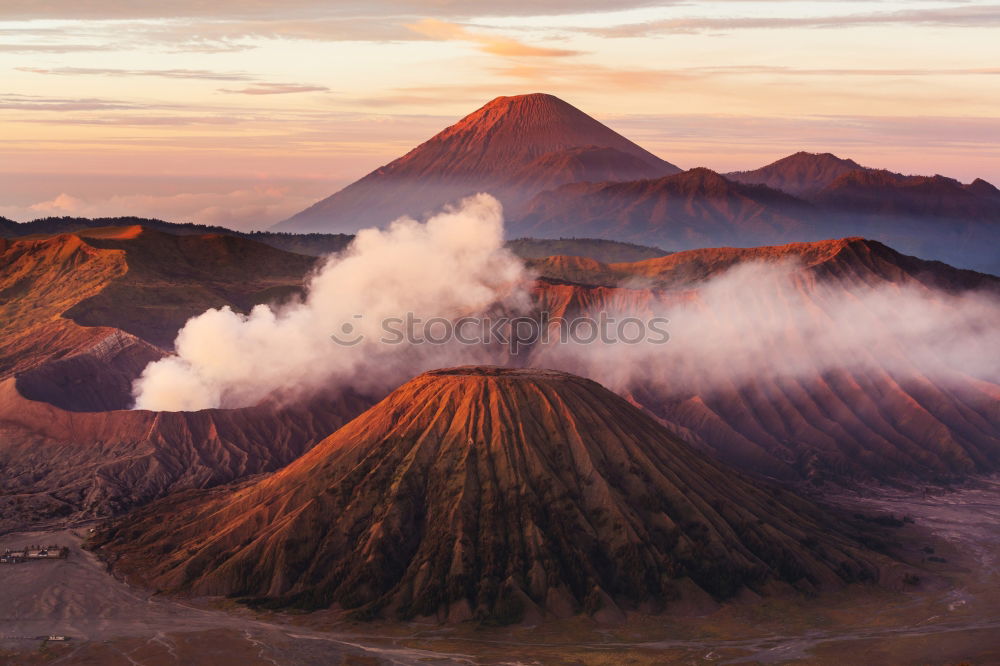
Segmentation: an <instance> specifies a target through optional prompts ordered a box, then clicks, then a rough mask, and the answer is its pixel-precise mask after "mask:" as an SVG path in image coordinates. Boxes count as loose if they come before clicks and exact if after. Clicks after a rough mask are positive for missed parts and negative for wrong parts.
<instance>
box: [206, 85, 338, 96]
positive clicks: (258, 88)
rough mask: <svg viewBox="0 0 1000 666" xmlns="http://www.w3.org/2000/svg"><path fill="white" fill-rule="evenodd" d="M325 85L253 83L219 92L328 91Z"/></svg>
mask: <svg viewBox="0 0 1000 666" xmlns="http://www.w3.org/2000/svg"><path fill="white" fill-rule="evenodd" d="M329 91H330V89H329V88H327V87H325V86H311V85H306V84H302V83H264V82H262V83H255V84H253V85H252V86H249V87H247V88H239V89H236V90H233V89H230V88H220V89H219V92H224V93H231V94H237V95H288V94H291V93H307V92H329Z"/></svg>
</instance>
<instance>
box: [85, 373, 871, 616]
mask: <svg viewBox="0 0 1000 666" xmlns="http://www.w3.org/2000/svg"><path fill="white" fill-rule="evenodd" d="M855 537H856V535H854V532H853V530H852V528H848V527H846V526H844V525H843V524H842V523H840V522H839V521H838V520H836V519H834V518H832V517H831V516H829V515H827V514H825V513H824V512H823V511H821V510H820V509H818V508H817V507H816V506H814V505H812V504H810V503H809V502H807V501H805V500H803V499H801V498H799V497H796V496H794V495H792V494H789V493H787V492H784V491H783V490H781V489H779V488H777V487H774V486H771V485H769V484H767V483H763V482H759V481H750V480H748V479H745V478H744V477H742V476H741V475H740V474H739V473H737V472H735V471H733V470H730V469H727V468H724V467H722V466H720V465H719V464H717V463H715V462H712V461H711V460H709V459H708V458H706V457H704V456H702V455H700V454H698V453H696V452H695V451H694V450H693V449H692V448H690V447H688V446H687V445H685V444H683V443H681V442H679V441H678V440H677V439H675V438H674V437H673V435H671V434H670V433H669V432H668V431H667V430H665V429H664V428H663V427H662V426H661V425H660V424H659V423H657V422H656V421H655V420H654V419H652V418H651V417H650V416H648V415H647V414H645V413H644V412H642V411H640V410H638V409H636V408H635V407H633V406H632V405H630V404H629V403H628V402H626V401H625V400H623V399H622V398H620V397H618V396H616V395H614V394H612V393H610V392H609V391H607V390H606V389H604V388H602V387H601V386H600V385H598V384H596V383H594V382H592V381H589V380H586V379H582V378H579V377H575V376H572V375H567V374H563V373H558V372H553V371H544V370H510V369H501V368H495V367H464V368H455V369H450V370H437V371H432V372H428V373H426V374H424V375H421V376H419V377H417V378H416V379H413V380H411V381H410V382H408V383H407V384H405V385H404V386H402V387H401V388H399V389H398V390H396V391H395V392H394V393H392V394H391V395H390V396H389V397H387V398H386V399H385V400H383V401H382V402H381V403H379V404H378V405H376V406H375V407H373V408H372V409H371V410H369V411H367V412H365V413H364V414H363V415H361V416H360V417H358V418H357V419H355V420H354V421H352V422H351V423H350V424H348V425H347V426H345V427H344V428H342V429H341V430H339V431H337V432H336V433H334V434H333V435H332V436H330V437H329V438H328V439H326V440H324V441H323V442H322V443H321V444H319V445H317V446H316V447H315V448H314V449H313V450H312V451H310V452H309V453H308V454H306V455H305V456H303V457H302V458H300V459H299V460H297V461H296V462H295V463H293V464H291V465H289V466H288V467H286V468H285V469H283V470H281V471H280V472H278V473H276V474H274V475H273V476H271V477H269V478H267V479H265V480H262V481H259V482H256V483H250V484H243V485H240V486H235V487H230V488H223V489H217V490H214V491H207V492H194V493H188V494H182V495H175V496H173V497H170V498H166V499H164V500H162V501H159V502H156V503H154V504H152V505H149V506H148V507H146V508H144V509H140V510H138V511H137V512H135V513H133V514H130V515H129V516H127V517H124V518H122V519H119V520H116V521H115V522H114V523H113V524H111V526H109V527H108V528H107V529H105V530H103V532H102V533H101V534H100V535H99V536H98V537H97V543H98V545H99V546H100V552H102V553H103V554H104V556H105V557H108V558H110V559H111V560H112V561H113V563H114V567H115V569H116V571H118V572H119V573H121V574H124V575H126V576H128V577H129V579H130V580H133V581H141V582H142V583H143V584H146V585H149V586H153V587H157V588H159V589H161V590H166V591H171V592H182V591H183V592H190V593H194V594H208V595H229V596H240V597H246V598H249V599H250V600H253V603H257V604H265V605H268V606H297V607H304V608H310V609H315V608H326V607H335V608H343V609H350V610H353V611H354V614H355V616H358V617H374V616H386V617H398V618H411V617H419V616H430V617H435V618H437V619H439V620H449V621H459V620H465V619H469V618H478V619H480V620H482V621H486V622H500V623H506V622H512V621H518V620H522V619H533V618H534V619H537V618H541V617H543V616H567V615H571V614H575V613H579V612H586V613H591V614H595V615H597V616H598V617H603V618H605V619H612V618H614V617H616V616H617V615H618V614H619V613H620V611H621V609H628V608H640V609H645V610H648V611H656V610H658V609H661V608H663V607H664V606H670V605H671V604H672V603H680V602H681V600H684V602H685V603H692V602H695V601H698V600H700V601H699V603H703V604H704V603H707V604H709V605H711V600H710V599H709V597H712V598H715V599H722V598H727V597H730V596H732V595H734V594H736V593H737V592H739V591H740V590H741V589H743V588H745V587H749V588H751V589H753V590H756V591H757V592H760V593H766V592H768V591H772V592H773V591H777V590H781V589H788V588H789V586H790V587H792V588H796V589H799V590H805V591H815V590H817V589H820V588H824V587H827V586H839V585H841V584H843V583H844V582H849V581H858V580H875V579H876V578H878V577H879V575H880V568H881V567H882V566H883V565H887V564H888V563H889V561H888V560H885V559H883V558H882V557H880V556H877V555H873V554H872V553H870V552H868V551H866V549H865V548H863V547H861V546H860V545H859V544H858V542H857V541H855Z"/></svg>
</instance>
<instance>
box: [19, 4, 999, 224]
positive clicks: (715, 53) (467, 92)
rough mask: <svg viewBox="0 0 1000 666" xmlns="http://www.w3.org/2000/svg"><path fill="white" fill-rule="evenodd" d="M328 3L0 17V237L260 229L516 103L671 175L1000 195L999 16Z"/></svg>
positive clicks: (942, 8)
mask: <svg viewBox="0 0 1000 666" xmlns="http://www.w3.org/2000/svg"><path fill="white" fill-rule="evenodd" d="M332 4H334V5H335V6H334V7H333V8H331V7H330V5H331V3H329V2H320V1H318V0H286V1H285V2H281V3H278V2H271V1H270V0H257V1H256V2H246V1H245V0H218V1H217V2H215V3H212V6H211V9H207V4H206V3H202V2H198V1H197V0H170V1H163V2H158V3H149V2H145V1H144V0H91V1H89V2H86V3H80V2H76V1H75V0H50V1H49V2H46V3H44V4H43V3H37V2H33V1H31V0H5V2H4V3H2V6H0V71H2V72H3V77H4V86H3V87H2V90H3V91H4V92H0V128H2V129H0V170H2V171H3V178H2V180H0V182H2V184H0V215H6V216H8V217H11V218H14V219H18V220H27V219H31V218H34V217H39V216H44V215H50V214H79V215H88V216H94V215H119V214H137V215H146V216H158V217H163V218H167V219H173V220H178V221H179V220H193V221H198V222H203V223H219V224H226V225H230V226H238V227H242V228H251V227H264V226H267V225H268V224H270V223H273V222H276V221H278V220H280V219H283V218H284V217H286V216H287V215H289V214H291V213H293V212H296V211H297V210H299V209H301V208H303V207H305V206H306V205H308V204H309V203H311V202H312V201H314V200H316V199H318V198H321V197H323V196H325V195H327V194H330V193H332V192H333V191H334V190H336V189H337V188H338V187H340V186H342V185H344V184H346V183H347V182H350V181H351V180H353V179H355V178H358V177H360V176H362V175H364V173H366V172H367V171H368V170H370V169H372V168H374V167H376V166H378V165H380V164H383V163H385V162H387V161H389V160H391V159H392V158H394V157H396V156H398V155H400V154H402V153H403V152H405V151H406V150H407V149H408V148H410V147H412V146H413V145H415V144H417V143H419V142H420V141H423V140H424V139H426V138H428V137H429V136H431V135H432V134H433V133H434V132H436V131H438V130H439V129H441V128H443V127H444V126H446V125H447V124H449V123H451V122H453V121H455V120H456V119H457V118H459V117H461V116H462V115H464V114H466V113H468V112H470V111H472V110H474V109H475V108H477V107H478V106H480V105H482V104H483V103H485V102H486V101H488V100H489V99H491V98H493V97H495V96H497V95H510V94H518V93H524V92H550V93H553V94H556V95H558V96H560V97H562V98H563V99H566V100H567V101H569V102H570V103H572V104H574V105H576V106H578V107H580V108H581V109H583V110H584V111H586V112H588V113H590V114H591V115H594V116H595V117H597V118H598V119H600V120H602V121H604V122H605V123H607V124H608V125H610V126H611V127H613V128H614V129H616V130H618V131H620V132H622V133H623V134H625V135H626V136H628V137H629V138H632V139H633V140H635V141H636V142H638V143H640V144H642V145H643V146H644V147H646V148H648V149H650V150H652V151H653V152H655V153H657V154H659V155H661V156H662V157H664V158H665V159H667V160H669V161H671V162H674V163H676V164H679V165H681V166H683V167H692V166H699V165H703V166H709V167H711V168H715V169H717V170H720V171H725V170H731V169H737V168H750V167H755V166H759V165H761V164H764V163H766V162H769V161H772V160H774V159H776V158H778V157H781V156H784V155H787V154H789V153H792V152H795V151H797V150H803V149H804V150H810V151H832V152H835V153H837V154H839V155H842V156H846V157H852V158H854V159H855V160H857V161H859V162H861V163H863V164H866V165H871V166H880V167H887V168H891V169H894V170H898V171H902V172H906V173H944V174H946V175H951V176H954V177H957V178H960V179H962V180H964V181H968V180H971V179H972V178H974V177H976V176H982V177H985V178H987V179H988V180H992V181H994V182H996V181H1000V148H998V146H1000V65H998V63H1000V42H998V40H996V34H997V28H998V24H1000V5H989V4H986V3H979V2H957V1H955V2H949V1H934V0H909V1H906V2H891V1H887V2H880V1H871V0H868V1H865V2H832V1H819V2H792V1H788V0H775V1H772V2H754V1H752V0H728V1H716V2H704V1H697V0H692V1H689V2H677V1H673V2H671V1H668V2H656V1H645V0H631V1H630V0H619V1H617V2H608V1H604V0H577V1H575V2H569V1H566V0H538V1H536V2H526V1H525V0H496V1H495V2H491V3H490V6H489V10H488V11H489V15H485V14H484V11H485V10H484V9H483V6H484V3H481V2H471V1H469V0H437V1H435V2H433V3H429V2H419V1H417V0H370V1H368V2H365V3H360V2H353V1H351V0H347V1H344V2H338V3H332ZM38 5H42V8H41V9H39V7H38Z"/></svg>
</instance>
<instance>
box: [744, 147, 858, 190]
mask: <svg viewBox="0 0 1000 666" xmlns="http://www.w3.org/2000/svg"><path fill="white" fill-rule="evenodd" d="M858 170H861V171H864V170H866V167H863V166H861V165H860V164H858V163H857V162H855V161H854V160H851V159H844V158H841V157H837V156H836V155H834V154H833V153H807V152H805V151H800V152H797V153H795V154H793V155H789V156H788V157H783V158H781V159H780V160H778V161H776V162H772V163H771V164H768V165H767V166H763V167H761V168H759V169H755V170H753V171H735V172H733V173H729V174H726V177H727V178H731V179H732V180H735V181H738V182H741V183H746V184H748V185H767V186H768V187H772V188H774V189H777V190H782V191H784V192H787V193H788V194H793V195H795V196H805V195H809V194H811V193H814V192H818V191H820V190H822V189H823V188H825V187H827V186H828V185H830V183H832V182H834V181H835V180H837V178H840V177H841V176H843V175H844V174H847V173H850V172H852V171H858Z"/></svg>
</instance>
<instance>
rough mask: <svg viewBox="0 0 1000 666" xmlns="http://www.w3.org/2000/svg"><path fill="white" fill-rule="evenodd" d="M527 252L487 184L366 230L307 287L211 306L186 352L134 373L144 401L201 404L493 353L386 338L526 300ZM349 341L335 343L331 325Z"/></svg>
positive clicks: (270, 395)
mask: <svg viewBox="0 0 1000 666" xmlns="http://www.w3.org/2000/svg"><path fill="white" fill-rule="evenodd" d="M527 286H528V281H527V279H526V274H525V271H524V267H523V266H522V264H521V262H520V261H519V260H518V259H517V258H516V257H514V256H513V255H512V254H511V253H510V252H509V251H507V250H506V249H505V248H504V242H503V220H502V215H501V209H500V204H499V202H498V201H497V200H496V199H494V198H493V197H491V196H489V195H485V194H480V195H477V196H474V197H470V198H468V199H466V200H465V201H463V202H462V203H461V204H460V205H459V206H456V207H454V208H448V209H446V210H445V211H444V212H442V213H439V214H437V215H435V216H433V217H431V218H430V219H429V220H428V221H427V222H426V223H425V224H420V223H418V222H416V221H414V220H412V219H407V218H402V219H400V220H397V221H396V222H394V223H393V224H392V225H391V226H390V228H389V229H388V230H385V231H380V230H378V229H366V230H364V231H361V232H359V233H358V235H357V237H356V239H355V240H354V242H353V243H352V244H351V247H349V248H348V249H347V250H346V251H345V252H344V253H342V254H340V255H336V256H332V257H330V258H329V259H328V260H327V262H326V264H325V265H324V266H323V267H322V268H321V269H320V270H319V272H318V273H317V274H316V275H314V276H313V277H312V278H311V280H310V281H309V283H308V285H307V289H306V295H305V298H304V299H303V300H302V301H300V302H295V303H292V304H289V305H285V306H268V305H258V306H257V307H255V308H254V309H253V310H252V311H251V312H250V313H249V315H242V314H239V313H235V312H233V311H232V310H230V309H229V308H222V309H213V310H208V311H206V312H204V313H203V314H201V315H199V316H197V317H194V318H192V319H190V320H189V321H188V322H187V324H185V326H184V328H183V329H181V331H180V332H179V333H178V335H177V340H176V343H175V347H176V349H177V354H176V355H175V356H171V357H167V358H165V359H163V360H161V361H157V362H156V363H151V364H150V365H148V366H147V367H146V368H145V370H144V371H143V373H142V376H141V377H140V378H139V379H138V380H137V381H136V382H135V385H134V395H135V397H136V405H135V406H136V408H138V409H153V410H168V411H176V410H196V409H205V408H209V407H239V406H247V405H253V404H257V403H259V402H261V401H262V400H265V399H274V398H276V397H280V398H286V399H295V398H296V397H297V396H299V395H301V394H308V393H312V392H315V391H316V390H319V389H321V388H322V387H325V386H332V385H337V384H340V385H345V386H346V385H349V386H352V387H353V388H354V389H355V390H360V391H367V390H372V391H384V390H386V389H388V388H391V387H392V386H394V385H396V384H398V383H400V382H402V381H404V380H406V379H407V378H409V377H410V376H412V375H414V374H417V373H419V372H421V371H423V370H427V369H430V368H437V367H442V366H448V365H456V364H463V363H469V362H474V361H479V362H483V361H488V360H489V359H490V353H489V351H488V350H486V349H484V348H483V347H478V346H466V345H461V344H458V343H455V344H441V345H438V344H426V345H410V344H405V343H403V342H402V341H401V343H400V344H385V343H384V342H383V341H382V340H383V339H384V337H385V329H384V328H383V323H384V322H385V321H386V320H387V319H388V318H392V317H405V316H406V314H407V313H412V315H413V316H415V317H417V318H419V319H420V320H422V321H425V322H426V321H428V320H429V319H432V318H438V317H447V318H454V317H456V316H458V315H465V316H471V315H474V314H477V313H485V312H487V311H488V310H489V309H491V308H493V307H495V306H497V305H500V304H502V305H503V306H505V307H509V308H517V307H519V306H524V305H526V304H527V292H526V288H527ZM334 335H338V336H341V338H340V339H341V340H342V341H344V342H347V343H348V344H337V343H336V342H335V341H334V339H332V336H334Z"/></svg>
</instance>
